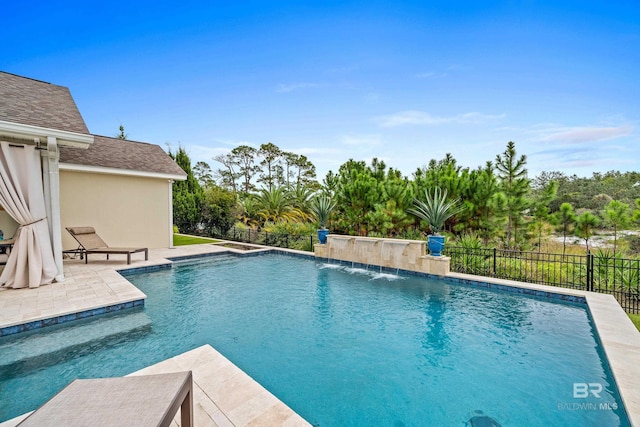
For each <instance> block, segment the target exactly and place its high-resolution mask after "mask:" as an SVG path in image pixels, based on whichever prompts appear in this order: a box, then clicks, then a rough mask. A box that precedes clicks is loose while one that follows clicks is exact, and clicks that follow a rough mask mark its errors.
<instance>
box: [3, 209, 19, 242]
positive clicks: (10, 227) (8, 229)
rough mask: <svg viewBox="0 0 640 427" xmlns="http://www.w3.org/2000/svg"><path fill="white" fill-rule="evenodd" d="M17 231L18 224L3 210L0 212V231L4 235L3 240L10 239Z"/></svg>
mask: <svg viewBox="0 0 640 427" xmlns="http://www.w3.org/2000/svg"><path fill="white" fill-rule="evenodd" d="M17 229H18V223H17V222H15V221H14V219H13V218H11V217H10V216H9V214H8V213H7V212H6V211H5V210H0V230H2V232H3V233H4V238H5V239H10V238H12V237H13V235H14V234H15V233H16V230H17Z"/></svg>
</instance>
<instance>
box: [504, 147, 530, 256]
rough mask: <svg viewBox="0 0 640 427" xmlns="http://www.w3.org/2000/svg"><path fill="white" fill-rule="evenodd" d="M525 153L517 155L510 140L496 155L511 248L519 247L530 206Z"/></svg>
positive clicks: (507, 236)
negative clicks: (505, 147)
mask: <svg viewBox="0 0 640 427" xmlns="http://www.w3.org/2000/svg"><path fill="white" fill-rule="evenodd" d="M526 163H527V157H526V156H525V155H522V156H520V157H519V158H518V157H517V154H516V146H515V143H514V142H513V141H509V143H508V144H507V149H506V150H505V151H504V153H503V154H502V155H500V154H499V155H497V156H496V169H497V171H498V179H499V182H500V185H499V188H500V192H501V193H503V195H504V202H505V203H504V209H503V211H502V214H503V215H504V217H506V219H507V225H506V230H505V231H506V236H505V238H506V239H505V240H506V246H507V248H510V249H515V248H517V247H518V245H519V242H520V240H522V236H521V235H519V234H518V232H519V231H520V229H521V228H522V224H523V222H524V220H523V217H524V213H525V211H526V210H527V208H528V207H529V201H528V200H527V194H528V193H529V189H530V184H529V179H528V178H527V169H526V168H525V165H526Z"/></svg>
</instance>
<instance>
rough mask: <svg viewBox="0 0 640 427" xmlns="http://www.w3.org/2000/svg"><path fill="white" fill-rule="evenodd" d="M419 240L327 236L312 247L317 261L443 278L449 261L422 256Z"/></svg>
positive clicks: (447, 269)
mask: <svg viewBox="0 0 640 427" xmlns="http://www.w3.org/2000/svg"><path fill="white" fill-rule="evenodd" d="M426 246H427V242H425V241H423V240H401V239H378V238H373V237H357V236H342V235H338V234H330V235H329V236H327V243H326V244H324V245H323V244H317V245H315V248H314V249H315V255H316V257H317V258H326V259H330V260H331V259H333V260H339V261H346V262H352V263H354V264H360V265H362V266H365V267H366V266H369V267H374V266H377V267H387V268H391V269H400V270H408V271H416V272H420V273H427V274H433V275H436V276H445V275H447V274H448V273H449V263H450V258H448V257H444V256H439V257H434V256H431V255H426Z"/></svg>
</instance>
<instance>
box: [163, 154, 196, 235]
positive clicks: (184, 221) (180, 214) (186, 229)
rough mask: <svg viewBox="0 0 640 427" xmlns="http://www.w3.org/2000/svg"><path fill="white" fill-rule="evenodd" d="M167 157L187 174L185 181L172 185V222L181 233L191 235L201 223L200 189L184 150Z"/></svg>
mask: <svg viewBox="0 0 640 427" xmlns="http://www.w3.org/2000/svg"><path fill="white" fill-rule="evenodd" d="M169 155H170V156H171V157H172V158H173V159H174V160H175V162H176V163H177V164H178V166H180V167H181V168H182V170H183V171H185V173H186V174H187V179H186V180H185V181H175V182H174V183H173V222H174V224H175V225H177V226H178V229H179V230H180V231H181V232H183V233H193V232H195V231H196V230H197V229H198V226H199V225H200V223H201V221H202V197H203V193H202V187H200V184H198V180H197V179H196V178H195V176H194V175H193V171H192V170H191V159H190V158H189V155H188V154H187V152H186V151H185V149H184V148H182V147H179V148H178V152H177V153H176V154H175V156H173V155H172V154H171V153H169Z"/></svg>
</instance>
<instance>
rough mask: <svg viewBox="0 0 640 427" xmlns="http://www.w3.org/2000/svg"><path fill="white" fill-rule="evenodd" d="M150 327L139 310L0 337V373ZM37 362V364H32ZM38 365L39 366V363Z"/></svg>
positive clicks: (45, 361)
mask: <svg viewBox="0 0 640 427" xmlns="http://www.w3.org/2000/svg"><path fill="white" fill-rule="evenodd" d="M149 330H151V319H149V316H147V313H146V312H144V311H143V310H139V311H136V312H134V313H127V314H118V315H110V316H105V317H101V318H93V319H91V320H90V321H87V322H86V323H85V322H82V324H79V323H77V324H73V325H72V324H65V325H64V327H62V326H61V327H60V328H59V329H55V327H51V328H45V329H41V330H38V331H37V332H35V333H34V334H29V333H25V334H21V335H20V336H19V337H18V336H10V337H7V338H6V339H3V340H0V355H2V357H0V373H2V372H6V371H7V370H11V369H14V368H17V366H16V365H23V364H29V365H40V363H44V364H45V365H49V364H51V363H53V364H55V363H57V362H58V361H59V359H60V357H63V356H64V355H65V354H69V353H71V352H72V351H77V350H78V349H81V348H82V347H86V346H89V345H91V344H92V343H95V342H100V343H104V342H105V341H109V340H113V339H118V338H119V337H122V336H123V335H128V334H131V333H135V332H142V333H146V332H147V331H149ZM56 356H57V357H56ZM36 362H37V363H36ZM40 366H42V365H40Z"/></svg>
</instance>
